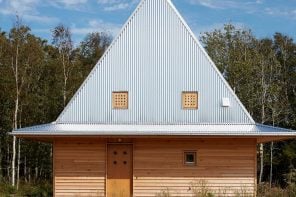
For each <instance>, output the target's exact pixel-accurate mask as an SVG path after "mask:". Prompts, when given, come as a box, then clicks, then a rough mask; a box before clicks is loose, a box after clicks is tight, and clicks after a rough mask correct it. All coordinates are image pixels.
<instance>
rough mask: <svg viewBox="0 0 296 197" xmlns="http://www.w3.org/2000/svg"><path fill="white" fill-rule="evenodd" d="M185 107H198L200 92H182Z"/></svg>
mask: <svg viewBox="0 0 296 197" xmlns="http://www.w3.org/2000/svg"><path fill="white" fill-rule="evenodd" d="M182 105H183V109H198V92H183V93H182Z"/></svg>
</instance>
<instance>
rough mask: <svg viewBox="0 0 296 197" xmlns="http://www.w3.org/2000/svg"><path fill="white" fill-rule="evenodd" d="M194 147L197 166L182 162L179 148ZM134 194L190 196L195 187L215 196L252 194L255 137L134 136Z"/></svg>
mask: <svg viewBox="0 0 296 197" xmlns="http://www.w3.org/2000/svg"><path fill="white" fill-rule="evenodd" d="M184 150H196V151H197V162H198V164H197V166H193V167H192V166H184V165H183V151H184ZM133 184H134V196H137V197H138V196H155V195H156V194H157V193H159V192H161V191H164V190H166V189H168V190H169V191H170V193H171V195H172V196H192V193H193V191H194V190H195V189H197V188H200V187H201V188H204V189H210V190H211V192H212V193H216V196H235V193H236V192H239V193H245V194H246V193H247V194H249V195H250V196H255V193H254V191H255V188H256V141H255V140H252V139H199V140H190V139H187V140H154V141H151V140H136V141H135V142H134V182H133Z"/></svg>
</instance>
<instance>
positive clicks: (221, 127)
mask: <svg viewBox="0 0 296 197" xmlns="http://www.w3.org/2000/svg"><path fill="white" fill-rule="evenodd" d="M11 134H12V135H14V136H17V137H22V138H31V139H53V138H57V137H80V138H82V137H103V138H107V137H135V138H139V137H150V138H151V137H179V138H182V137H200V138H209V137H211V138H256V139H257V142H258V143H263V142H268V141H279V140H286V139H295V138H296V132H295V131H294V130H288V129H283V128H278V127H271V126H266V125H261V124H195V125H187V124H178V125H171V124H167V125H157V124H145V125H135V124H58V123H50V124H44V125H38V126H33V127H27V128H22V129H18V130H15V131H13V132H12V133H11Z"/></svg>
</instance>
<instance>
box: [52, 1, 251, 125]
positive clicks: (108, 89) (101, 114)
mask: <svg viewBox="0 0 296 197" xmlns="http://www.w3.org/2000/svg"><path fill="white" fill-rule="evenodd" d="M112 91H128V92H129V109H128V110H113V109H112V98H111V97H112ZM182 91H198V92H199V109H198V110H182V106H181V103H182V102H181V93H182ZM223 97H228V98H229V99H230V103H231V106H230V107H229V108H225V107H221V102H222V98H223ZM57 122H58V123H105V124H196V123H247V124H248V123H254V121H253V119H252V118H251V117H250V115H249V114H248V112H247V111H246V110H245V108H244V107H243V105H242V104H241V103H240V101H239V100H238V98H237V97H236V96H235V94H234V93H233V91H232V90H231V89H230V87H229V85H228V84H227V83H226V81H225V80H224V79H223V77H222V75H221V74H220V73H219V71H218V70H217V68H216V66H215V65H214V63H213V62H212V61H211V60H210V58H209V56H208V55H207V54H206V52H205V51H204V49H203V48H202V46H201V45H200V44H199V42H198V40H197V39H196V38H195V36H194V34H193V33H192V32H191V30H190V29H189V27H188V26H187V25H186V23H185V22H184V20H183V19H182V17H181V16H180V15H179V13H178V12H177V10H176V9H175V7H174V6H173V5H172V3H171V2H170V1H168V0H142V1H141V3H140V5H139V6H138V8H137V9H136V11H135V12H134V14H133V15H132V16H131V17H130V19H129V20H128V22H127V23H126V24H125V26H124V27H123V29H122V31H121V32H120V34H119V36H118V37H117V38H116V39H115V40H114V41H113V43H112V44H111V46H110V48H109V49H108V50H107V52H106V53H105V55H104V56H103V57H102V58H101V60H100V61H99V62H98V64H97V65H96V67H95V68H94V70H93V71H92V72H91V74H90V75H89V77H88V78H87V80H86V81H85V82H84V83H83V85H82V86H81V88H80V89H79V91H78V92H77V93H76V95H75V96H74V97H73V99H72V100H71V101H70V103H69V104H68V106H67V107H66V108H65V110H64V112H63V113H62V114H61V115H60V117H59V118H58V120H57Z"/></svg>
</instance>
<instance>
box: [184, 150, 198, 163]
mask: <svg viewBox="0 0 296 197" xmlns="http://www.w3.org/2000/svg"><path fill="white" fill-rule="evenodd" d="M184 164H185V165H187V166H195V165H196V151H185V152H184Z"/></svg>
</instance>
